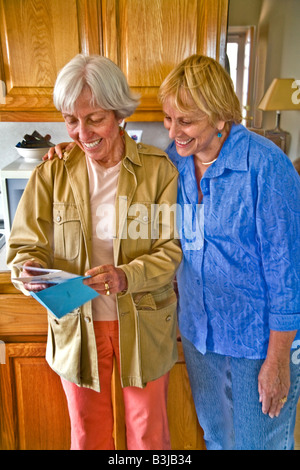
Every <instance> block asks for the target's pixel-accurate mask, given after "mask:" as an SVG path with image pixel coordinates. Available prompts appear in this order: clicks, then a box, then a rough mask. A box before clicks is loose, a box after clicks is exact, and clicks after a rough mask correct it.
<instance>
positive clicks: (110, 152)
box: [62, 88, 124, 166]
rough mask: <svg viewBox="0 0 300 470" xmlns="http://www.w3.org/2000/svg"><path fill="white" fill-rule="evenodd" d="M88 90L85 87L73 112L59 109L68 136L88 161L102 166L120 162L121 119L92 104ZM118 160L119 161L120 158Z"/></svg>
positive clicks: (121, 148)
mask: <svg viewBox="0 0 300 470" xmlns="http://www.w3.org/2000/svg"><path fill="white" fill-rule="evenodd" d="M91 98H92V95H91V91H90V90H89V88H84V90H83V91H82V93H81V95H80V96H79V98H78V99H77V101H76V104H75V108H74V112H72V113H68V112H66V111H64V110H62V115H63V117H64V120H65V123H66V126H67V131H68V134H69V136H70V137H71V138H72V139H73V140H74V141H75V142H76V143H77V145H78V146H79V147H80V148H81V149H82V150H83V151H84V153H85V154H86V155H87V156H88V157H89V158H91V159H93V160H96V161H98V163H100V164H102V165H104V166H111V165H112V164H115V163H116V159H118V160H121V157H122V154H123V149H124V143H123V140H122V138H121V136H120V130H119V124H120V122H121V120H120V119H117V118H116V115H115V113H114V111H110V110H105V109H102V108H100V107H98V106H93V105H92V103H91ZM119 157H120V158H119Z"/></svg>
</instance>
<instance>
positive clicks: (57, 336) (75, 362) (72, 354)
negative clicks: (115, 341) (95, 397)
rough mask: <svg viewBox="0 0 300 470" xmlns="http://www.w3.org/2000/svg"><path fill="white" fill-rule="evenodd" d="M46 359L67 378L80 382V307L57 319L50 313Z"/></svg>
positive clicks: (56, 370)
mask: <svg viewBox="0 0 300 470" xmlns="http://www.w3.org/2000/svg"><path fill="white" fill-rule="evenodd" d="M46 360H47V362H48V364H49V365H50V367H51V368H52V369H53V370H54V371H55V372H57V373H58V374H59V375H61V376H62V377H63V378H65V379H66V380H68V381H70V382H73V383H76V384H80V366H81V327H80V313H79V309H76V310H74V313H73V312H71V313H68V315H65V316H64V317H62V318H60V319H57V318H56V317H55V316H54V315H52V314H50V313H49V314H48V340H47V349H46Z"/></svg>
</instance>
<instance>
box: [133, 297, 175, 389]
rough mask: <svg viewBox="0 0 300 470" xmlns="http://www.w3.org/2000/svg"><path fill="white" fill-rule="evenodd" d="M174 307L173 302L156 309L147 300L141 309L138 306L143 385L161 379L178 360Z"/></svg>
mask: <svg viewBox="0 0 300 470" xmlns="http://www.w3.org/2000/svg"><path fill="white" fill-rule="evenodd" d="M144 300H146V299H144ZM148 300H150V299H148ZM176 306H177V302H176V299H175V302H173V303H172V304H170V305H169V306H168V307H165V308H160V309H157V310H154V309H152V308H151V306H150V303H148V301H147V305H144V308H143V306H139V307H138V310H137V311H138V318H139V330H140V348H141V367H142V376H143V382H149V381H150V380H155V379H156V378H158V377H161V376H162V375H164V374H165V373H166V372H168V371H169V370H170V369H171V367H172V366H173V365H174V363H175V362H176V360H177V342H176V324H177V321H176V320H177V316H176Z"/></svg>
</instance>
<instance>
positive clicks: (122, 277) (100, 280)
mask: <svg viewBox="0 0 300 470" xmlns="http://www.w3.org/2000/svg"><path fill="white" fill-rule="evenodd" d="M85 275H86V276H91V277H90V278H89V279H85V280H84V284H85V285H86V286H90V287H91V288H92V289H94V290H96V291H97V292H98V293H99V294H102V295H110V294H116V293H117V292H122V291H124V290H126V289H127V287H128V285H127V278H126V274H125V273H124V271H123V270H122V269H120V268H115V267H114V266H113V265H111V264H106V265H102V266H98V267H96V268H92V269H90V270H89V271H87V272H86V273H85Z"/></svg>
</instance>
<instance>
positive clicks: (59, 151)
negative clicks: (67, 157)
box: [43, 142, 75, 161]
mask: <svg viewBox="0 0 300 470" xmlns="http://www.w3.org/2000/svg"><path fill="white" fill-rule="evenodd" d="M74 145H75V142H61V143H60V144H57V145H55V147H50V148H49V150H48V153H46V155H44V156H43V160H44V161H46V160H53V158H55V157H58V158H60V159H62V158H63V156H64V153H65V152H70V151H71V150H72V148H73V147H74Z"/></svg>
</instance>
